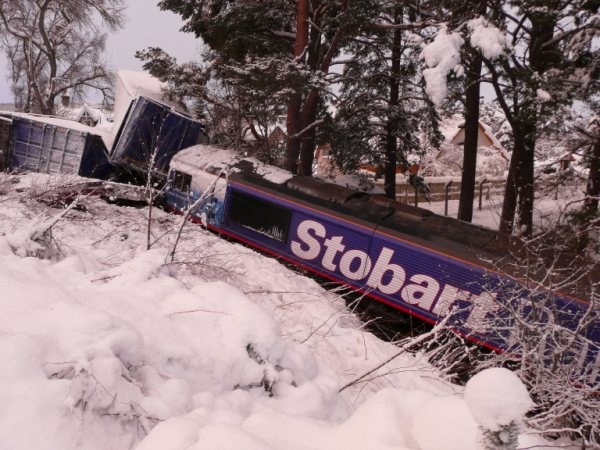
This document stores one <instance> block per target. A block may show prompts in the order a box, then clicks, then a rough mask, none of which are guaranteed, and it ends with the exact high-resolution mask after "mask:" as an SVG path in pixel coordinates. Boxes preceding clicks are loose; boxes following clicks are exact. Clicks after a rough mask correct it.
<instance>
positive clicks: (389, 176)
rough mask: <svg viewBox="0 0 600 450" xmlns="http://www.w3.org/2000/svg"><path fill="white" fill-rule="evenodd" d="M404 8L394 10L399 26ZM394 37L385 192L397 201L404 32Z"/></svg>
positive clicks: (386, 137) (386, 146)
mask: <svg viewBox="0 0 600 450" xmlns="http://www.w3.org/2000/svg"><path fill="white" fill-rule="evenodd" d="M402 14H403V11H402V8H400V7H396V8H395V9H394V23H395V24H398V23H399V22H400V21H401V20H402ZM392 33H393V36H392V55H391V56H392V67H391V73H390V99H389V112H390V114H389V115H388V123H387V126H386V136H385V167H384V190H385V196H386V197H388V198H391V199H392V200H395V199H396V167H397V165H398V157H397V151H398V137H397V135H396V134H397V130H398V123H397V121H398V117H397V115H396V114H395V113H394V111H396V110H397V107H398V103H399V97H400V85H399V79H400V57H401V45H402V32H401V31H400V30H399V29H395V30H394V31H393V32H392Z"/></svg>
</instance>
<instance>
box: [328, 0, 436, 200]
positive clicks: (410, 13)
mask: <svg viewBox="0 0 600 450" xmlns="http://www.w3.org/2000/svg"><path fill="white" fill-rule="evenodd" d="M377 13H378V14H377V16H376V18H375V19H374V20H373V22H372V23H371V24H370V26H368V27H365V29H364V30H363V34H361V35H360V36H358V37H357V38H356V39H354V40H353V41H352V42H351V43H350V44H349V45H348V46H347V47H346V48H345V49H344V52H345V53H347V54H349V55H351V56H350V58H349V59H348V60H347V61H346V64H345V70H344V73H343V74H342V75H340V77H339V79H340V80H341V83H342V88H341V92H340V96H339V99H338V101H337V103H336V106H337V109H338V111H337V115H336V117H335V124H334V129H333V130H332V133H331V138H332V150H333V152H334V155H335V157H336V160H337V162H338V165H339V166H340V167H342V168H343V169H344V170H353V169H356V167H357V166H358V165H359V164H361V163H362V164H368V165H374V166H380V167H382V172H383V175H384V178H385V182H384V189H385V192H386V195H387V196H388V197H390V198H395V196H396V169H397V167H398V165H401V166H404V167H407V166H408V157H409V155H415V154H419V153H422V151H423V148H424V147H426V146H428V145H431V146H433V147H435V146H437V145H439V143H440V141H441V134H440V133H439V130H438V115H437V112H436V111H435V108H434V106H433V104H432V103H431V102H430V101H429V99H428V97H427V95H426V94H425V92H424V89H423V88H424V86H423V84H422V82H421V75H420V73H421V70H420V69H421V68H420V59H419V52H420V46H419V43H418V41H417V40H416V39H415V38H414V35H412V34H411V33H410V32H409V29H410V28H415V29H418V27H419V26H418V25H413V24H412V23H411V20H412V21H413V22H414V21H415V11H414V10H412V9H411V7H409V6H403V5H402V3H401V2H390V1H388V2H381V4H380V5H379V10H378V11H377Z"/></svg>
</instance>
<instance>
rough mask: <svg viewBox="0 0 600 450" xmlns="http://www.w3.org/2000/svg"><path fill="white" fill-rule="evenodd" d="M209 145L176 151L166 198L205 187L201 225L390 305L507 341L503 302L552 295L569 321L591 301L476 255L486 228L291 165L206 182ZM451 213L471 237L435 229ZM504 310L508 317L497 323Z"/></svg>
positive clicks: (591, 355)
mask: <svg viewBox="0 0 600 450" xmlns="http://www.w3.org/2000/svg"><path fill="white" fill-rule="evenodd" d="M210 151H211V148H209V147H206V146H198V147H197V148H193V149H189V150H185V151H184V152H182V153H181V154H180V155H177V156H176V157H175V160H174V163H173V165H172V166H173V167H172V170H171V173H170V178H169V179H170V182H169V187H168V189H167V193H166V203H167V205H168V206H170V207H171V208H173V209H178V210H182V209H185V208H187V207H188V206H189V205H191V204H193V202H194V200H195V199H198V198H200V195H202V193H203V192H205V190H206V189H212V191H210V192H207V193H205V195H204V197H205V198H204V200H203V202H202V203H201V205H200V206H199V207H198V208H197V209H196V211H194V212H193V215H194V217H196V219H198V220H201V221H202V222H203V223H204V224H205V225H207V226H209V227H211V228H212V229H215V230H217V231H219V232H221V233H224V234H227V235H229V236H232V237H234V238H235V239H237V240H240V241H242V242H245V243H247V244H249V245H251V246H253V247H256V248H259V249H261V250H263V251H266V252H268V253H271V254H273V255H276V256H277V257H280V258H282V259H285V260H286V261H288V262H291V263H293V264H295V265H297V266H300V267H303V268H306V269H308V270H310V271H312V272H314V273H317V274H319V275H321V276H323V277H326V278H329V279H331V280H334V281H337V282H340V283H343V284H346V285H348V286H351V287H352V288H353V289H355V290H357V291H360V292H365V293H366V294H367V295H368V296H370V297H372V298H375V299H377V300H379V301H381V302H384V303H386V304H388V305H390V306H392V307H394V308H396V309H399V310H401V311H404V312H407V313H409V314H412V315H414V316H417V317H419V318H421V319H423V320H425V321H427V322H430V323H435V322H438V321H439V320H441V318H443V317H445V316H446V315H448V314H451V317H450V319H449V324H450V326H451V327H453V328H454V329H455V330H456V331H457V332H459V333H460V334H461V335H463V336H465V337H467V338H469V339H471V340H473V341H475V342H478V343H481V344H483V345H485V346H487V347H489V348H492V349H496V350H509V347H510V345H511V344H510V342H511V336H510V329H511V327H510V323H509V322H510V320H511V317H510V314H508V313H507V311H509V310H510V309H514V308H516V307H518V306H517V305H516V303H521V302H520V300H523V299H525V298H527V301H525V302H522V303H524V304H526V305H535V301H534V300H535V299H536V298H537V299H539V301H540V302H541V301H543V300H544V297H545V296H552V301H553V302H554V303H553V304H554V305H555V310H556V311H557V313H556V316H555V319H556V320H557V321H558V322H560V325H561V326H563V327H566V328H567V329H571V330H575V329H576V328H577V325H578V323H579V322H580V319H581V318H582V317H583V316H584V315H585V314H586V311H587V310H588V307H589V304H587V303H585V302H582V301H580V300H578V299H575V298H571V297H568V296H566V295H556V294H554V293H551V292H549V291H546V290H544V289H538V288H536V287H529V288H524V287H523V285H522V284H521V283H520V282H517V281H516V280H515V279H514V278H512V277H510V276H508V275H506V274H503V273H500V272H497V271H496V270H495V268H494V267H492V266H490V265H489V264H488V263H486V262H484V261H483V260H481V259H479V256H480V255H481V254H486V253H487V255H489V254H490V252H491V250H493V247H494V245H495V244H494V242H492V240H493V238H497V239H499V237H498V236H496V235H495V233H494V232H493V231H491V230H485V229H482V228H481V227H476V226H473V225H470V224H461V223H458V222H457V221H448V220H451V219H447V218H442V217H440V216H436V215H434V214H431V213H428V212H424V210H419V209H418V208H414V209H406V205H404V206H402V205H401V204H396V203H395V202H391V203H390V202H387V203H386V202H385V201H383V202H381V203H382V204H380V205H376V207H374V208H373V207H369V205H370V204H371V203H372V200H373V199H372V198H370V196H368V195H366V194H360V193H357V192H356V191H350V190H348V189H345V188H341V187H339V186H335V185H332V184H329V183H324V182H318V181H316V180H308V179H302V177H294V178H291V175H290V178H288V179H287V180H285V181H284V182H279V183H277V182H270V181H268V180H265V177H263V176H257V174H256V173H250V174H249V173H248V171H247V170H246V171H244V170H240V171H237V172H236V166H235V165H233V166H232V167H233V168H234V170H233V171H232V172H231V174H230V175H229V177H228V179H227V180H225V179H221V180H219V181H218V182H217V183H216V184H213V185H212V187H210V186H211V183H210V180H211V179H212V180H214V179H215V173H216V169H217V168H221V167H222V166H223V164H221V165H218V164H217V166H215V165H214V164H212V162H207V161H209V160H210V158H209V157H208V155H207V153H209V152H210ZM212 151H215V150H214V149H212ZM198 154H200V156H201V157H200V158H198ZM190 157H191V163H190V162H189V160H190ZM194 158H195V161H194ZM186 159H188V162H186V163H183V162H184V161H186ZM211 164H212V165H211ZM254 166H255V167H254V169H256V166H257V162H256V161H255V162H254ZM237 167H239V164H237ZM206 169H208V170H206ZM254 172H257V171H256V170H254ZM315 192H320V193H321V195H313V194H315ZM206 194H208V195H206ZM408 212H410V213H411V214H413V217H412V218H411V217H409V216H410V214H408ZM415 217H416V218H418V219H419V220H420V221H421V223H427V225H423V226H422V227H420V228H423V229H419V226H418V225H416V224H415V223H416V222H415V223H411V221H414V220H415ZM455 223H458V227H460V229H462V230H463V232H464V233H466V235H467V237H468V238H469V239H470V241H471V245H470V246H469V245H466V244H464V243H461V242H460V241H459V239H460V236H459V234H460V233H459V232H458V231H455V232H454V233H453V236H452V237H451V238H450V239H446V238H444V237H443V236H440V233H439V232H436V231H435V230H433V228H435V227H436V226H437V227H438V228H440V229H444V228H450V229H452V227H453V226H455V225H454V224H455ZM465 228H466V231H464V229H465ZM456 230H458V228H457V229H456ZM457 241H458V242H457ZM496 245H497V246H498V247H502V245H503V244H498V242H496ZM478 253H479V254H480V255H478ZM503 306H504V307H503ZM506 306H510V308H505V307H506ZM526 307H527V306H526ZM530 308H531V307H530ZM525 313H526V314H527V311H525ZM503 316H504V319H505V320H506V326H499V324H501V323H502V322H501V321H502V320H503ZM490 324H493V326H490ZM586 335H587V339H586V341H587V342H588V343H590V344H591V345H589V348H587V349H579V352H581V351H583V352H584V353H585V354H586V356H585V359H586V360H588V361H591V360H593V361H596V360H597V358H598V343H600V324H599V323H598V321H596V322H595V326H594V327H591V328H589V329H587V331H586ZM596 366H597V364H596Z"/></svg>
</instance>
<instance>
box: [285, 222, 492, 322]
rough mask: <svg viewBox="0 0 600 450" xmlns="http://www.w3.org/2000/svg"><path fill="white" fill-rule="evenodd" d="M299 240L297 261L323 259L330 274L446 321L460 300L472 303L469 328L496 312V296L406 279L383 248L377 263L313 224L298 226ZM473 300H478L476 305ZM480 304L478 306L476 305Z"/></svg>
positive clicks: (293, 246) (429, 279)
mask: <svg viewBox="0 0 600 450" xmlns="http://www.w3.org/2000/svg"><path fill="white" fill-rule="evenodd" d="M297 234H298V240H297V241H296V240H294V241H292V242H291V251H292V253H293V254H294V255H296V256H297V257H298V258H301V259H304V260H307V261H313V260H315V259H317V258H319V256H320V257H321V260H320V264H321V266H322V267H323V268H324V269H326V270H328V271H331V272H335V271H338V270H339V272H341V273H342V275H343V276H344V277H346V278H347V279H349V280H353V281H360V280H365V284H366V285H367V286H368V287H370V288H372V289H374V290H376V291H379V292H381V293H382V294H386V295H396V297H397V298H398V299H401V300H402V301H403V302H405V303H408V304H409V305H414V306H417V307H418V308H420V309H422V310H425V311H429V312H431V313H433V314H435V315H436V316H440V317H443V316H445V315H446V314H448V312H449V311H450V308H451V307H452V305H453V304H454V303H455V302H456V301H457V300H464V301H467V302H470V303H473V307H472V308H471V314H470V315H471V316H472V317H469V318H468V319H467V324H468V325H475V326H476V325H479V323H480V322H482V321H483V318H484V317H485V315H486V314H487V313H489V312H493V311H494V310H495V308H496V307H497V306H496V305H495V301H494V300H495V295H496V294H486V293H484V294H481V295H479V296H477V295H475V294H473V293H472V292H469V291H466V290H462V289H459V288H457V287H455V286H452V285H450V284H446V285H440V283H439V281H438V280H436V279H434V278H432V277H431V276H429V275H425V274H420V273H418V274H414V275H412V276H411V277H410V278H409V279H408V280H407V279H406V270H405V269H404V267H402V266H401V265H400V264H396V263H393V262H392V260H393V258H394V254H395V251H394V250H393V249H391V248H388V247H382V248H381V250H380V252H379V255H377V258H376V259H375V262H374V263H373V261H372V260H371V257H370V256H369V255H368V254H367V253H366V252H364V251H362V250H358V249H347V248H346V245H345V244H344V237H343V236H328V235H327V229H326V228H325V226H324V225H323V224H321V223H319V222H317V221H314V220H304V221H303V222H301V223H300V224H299V225H298V230H297ZM474 300H478V301H479V302H476V301H474ZM475 303H477V304H475Z"/></svg>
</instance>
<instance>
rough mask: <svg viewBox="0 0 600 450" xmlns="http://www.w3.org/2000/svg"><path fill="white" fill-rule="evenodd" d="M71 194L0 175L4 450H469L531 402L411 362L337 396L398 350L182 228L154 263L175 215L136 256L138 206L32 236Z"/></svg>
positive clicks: (75, 217)
mask: <svg viewBox="0 0 600 450" xmlns="http://www.w3.org/2000/svg"><path fill="white" fill-rule="evenodd" d="M72 181H73V180H67V179H64V178H63V179H57V178H49V177H47V176H43V175H27V176H21V177H14V176H11V177H9V176H5V175H0V311H1V313H2V314H1V315H0V405H1V407H0V448H3V449H10V450H19V449H27V450H30V449H36V450H43V449H49V450H50V449H53V450H55V449H60V450H70V449H97V450H109V449H129V448H137V449H139V450H184V449H188V450H192V449H194V450H201V449H202V450H204V449H215V450H217V449H218V450H227V449H231V450H233V449H236V450H241V449H243V450H267V449H268V450H274V449H282V450H295V449H298V450H300V449H340V450H341V449H344V450H352V449H355V450H379V449H381V450H383V449H386V450H392V449H396V450H400V449H414V450H445V449H447V450H452V449H456V450H469V449H480V448H481V444H480V443H479V439H480V434H481V430H480V429H479V428H478V424H481V425H485V426H487V427H488V428H494V427H497V426H500V425H502V424H503V423H505V422H506V421H507V420H514V419H515V418H518V417H520V416H521V415H522V414H523V412H524V411H525V410H526V409H527V408H529V407H530V406H531V405H530V403H529V402H530V401H529V399H528V395H527V393H526V392H525V391H524V389H523V388H522V385H520V382H518V380H515V379H514V376H512V374H511V373H510V372H508V371H505V370H496V371H493V370H492V371H486V372H482V373H481V374H478V375H477V377H475V378H474V379H473V383H472V387H471V388H469V385H467V391H468V392H467V393H468V395H463V393H464V389H463V388H461V387H459V386H457V385H453V384H451V383H449V382H446V381H444V380H443V379H442V378H441V377H440V376H439V375H438V374H437V373H436V371H435V370H434V369H432V367H431V366H429V365H428V364H427V362H426V361H424V360H423V358H419V357H415V356H410V355H408V354H403V355H401V356H400V357H398V358H396V359H395V360H394V361H393V362H391V363H390V364H388V365H386V366H384V367H383V368H382V369H380V370H378V371H376V372H374V373H373V374H371V375H369V376H368V377H367V378H366V379H364V380H363V381H362V382H361V383H358V384H356V385H353V386H351V387H349V388H347V389H345V390H343V391H342V392H341V393H340V392H339V390H340V388H341V387H343V386H345V385H346V384H348V383H349V382H351V381H352V380H355V379H356V378H357V377H359V376H360V375H362V374H364V373H366V372H368V371H370V370H371V369H373V368H374V367H376V366H377V365H378V364H380V363H381V362H383V361H385V360H386V359H388V358H389V357H391V356H392V355H394V354H395V353H396V352H397V351H398V348H397V347H395V346H394V345H392V344H390V343H386V342H383V341H381V340H379V339H377V338H376V337H374V336H373V335H372V334H370V333H368V332H367V331H365V330H364V329H363V326H362V325H361V323H359V321H358V320H357V319H356V318H355V317H354V316H353V315H352V314H351V312H350V311H349V310H348V309H347V308H346V306H345V304H344V302H343V301H341V300H340V299H339V298H338V297H337V296H336V295H335V293H334V292H331V291H327V290H325V289H323V288H322V287H321V286H319V285H318V284H317V283H315V282H314V281H313V280H311V279H310V278H307V277H305V276H302V275H301V274H299V273H297V272H294V271H292V270H289V269H287V268H286V267H285V266H284V265H282V264H280V263H279V262H278V261H277V260H275V259H273V258H267V257H264V256H261V255H259V254H258V253H256V252H254V251H252V250H250V249H247V248H245V247H243V246H241V245H238V244H234V243H229V242H226V241H224V240H221V239H219V238H218V237H217V236H215V235H213V234H210V233H208V232H205V231H203V230H202V229H201V228H199V227H197V226H193V225H189V226H186V228H185V229H184V235H183V237H182V240H181V242H180V244H179V247H178V252H177V254H176V259H175V262H174V263H170V264H165V259H166V256H167V253H168V249H169V248H170V246H171V244H172V242H173V240H174V232H173V230H174V229H175V228H176V225H177V223H178V221H179V220H180V219H179V218H178V217H175V216H171V215H167V214H165V213H163V212H162V211H159V210H156V209H154V210H153V217H154V221H153V224H152V241H154V244H153V246H152V249H151V250H145V242H146V221H145V215H146V214H147V210H144V209H135V208H131V207H118V206H115V205H109V204H107V203H106V202H104V201H103V200H101V199H100V198H98V197H96V196H89V197H87V198H83V199H81V200H80V203H79V207H78V208H77V209H74V210H71V211H69V212H68V213H67V214H66V215H65V216H64V218H62V219H61V220H60V221H58V222H57V223H56V224H55V225H54V226H53V228H52V236H51V239H50V238H49V236H48V235H47V234H46V235H45V238H42V239H40V236H41V234H40V233H41V231H42V230H43V229H44V226H45V225H46V226H47V224H48V223H49V222H48V220H49V219H51V218H52V217H55V216H57V215H58V214H60V213H61V211H62V212H64V208H63V209H61V208H60V206H59V205H57V204H54V205H47V204H45V203H43V202H42V201H41V200H44V199H48V198H52V196H53V191H54V189H55V188H56V186H57V185H58V184H64V183H70V182H72ZM31 238H36V239H37V240H38V243H36V242H34V241H33V240H32V239H31ZM39 242H41V243H42V244H43V245H40V244H39ZM40 256H43V257H44V258H45V259H44V258H42V257H40ZM506 372H508V373H506ZM496 402H498V403H497V406H495V405H496ZM534 445H540V446H538V447H536V448H546V446H545V445H544V443H543V441H541V440H540V438H538V437H536V435H535V434H533V433H527V432H525V431H523V432H522V434H521V436H520V446H521V447H522V448H525V447H528V448H531V446H534ZM556 445H557V442H553V443H551V444H550V443H548V447H547V448H555V447H554V446H556Z"/></svg>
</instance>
